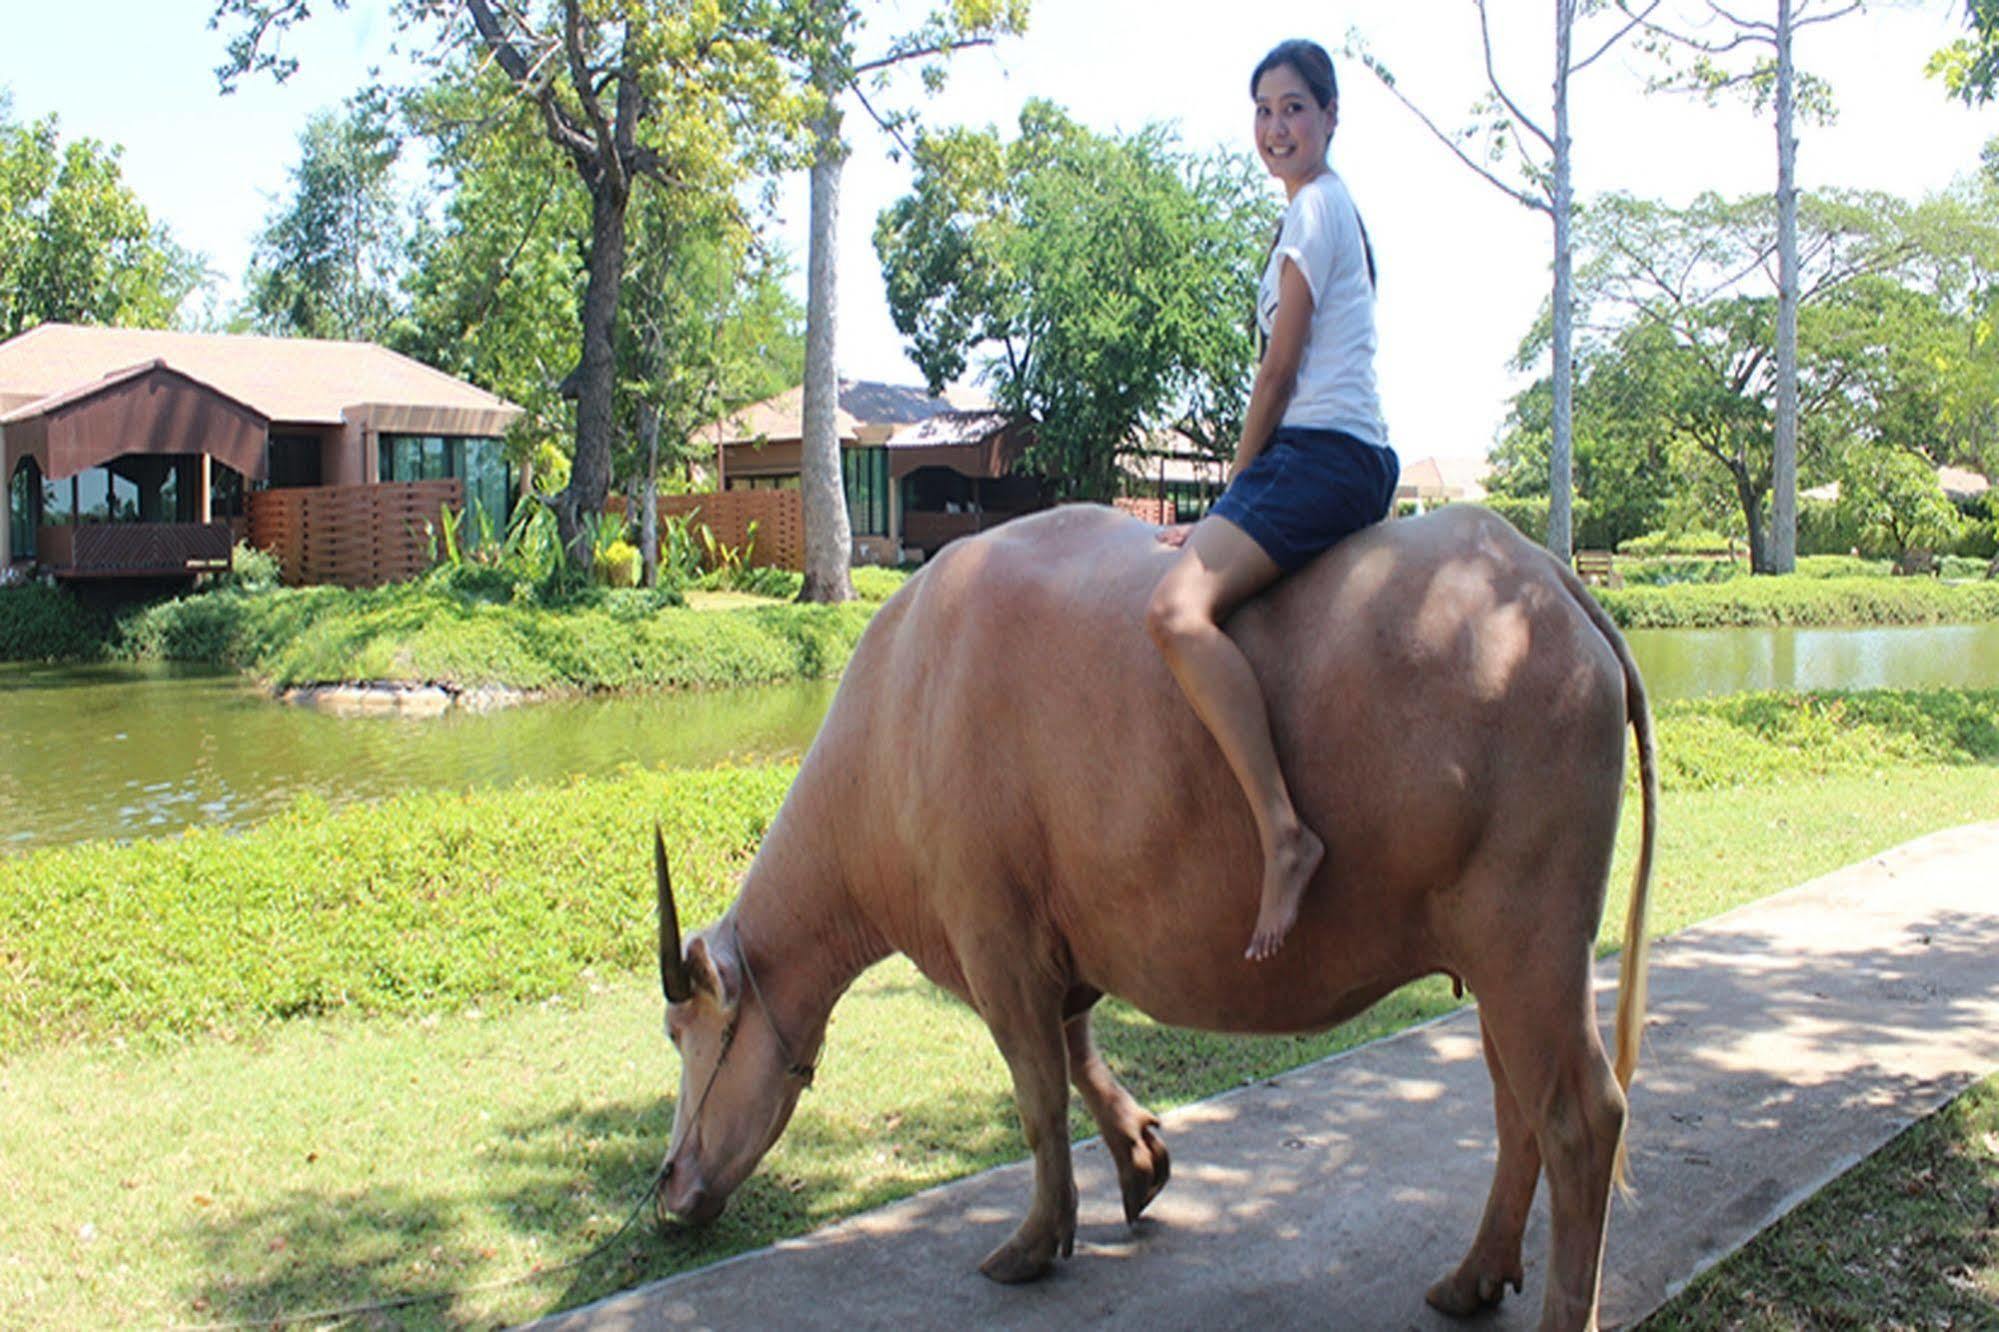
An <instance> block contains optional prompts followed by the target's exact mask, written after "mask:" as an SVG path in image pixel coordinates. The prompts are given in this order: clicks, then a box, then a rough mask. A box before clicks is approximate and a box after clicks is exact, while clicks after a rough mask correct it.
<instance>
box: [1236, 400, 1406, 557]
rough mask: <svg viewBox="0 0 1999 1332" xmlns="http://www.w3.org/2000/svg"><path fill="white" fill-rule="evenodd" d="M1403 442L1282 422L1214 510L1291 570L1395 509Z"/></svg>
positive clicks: (1265, 552) (1267, 553) (1400, 472)
mask: <svg viewBox="0 0 1999 1332" xmlns="http://www.w3.org/2000/svg"><path fill="white" fill-rule="evenodd" d="M1401 474H1402V465H1401V463H1400V462H1399V461H1397V459H1396V457H1395V450H1393V449H1391V448H1388V447H1386V446H1385V445H1378V444H1368V443H1364V442H1363V441H1361V440H1358V439H1355V438H1354V437H1353V436H1352V435H1349V434H1347V433H1346V432H1345V431H1342V430H1311V429H1306V428H1304V427H1301V426H1279V427H1278V428H1277V429H1276V430H1275V431H1273V432H1272V434H1271V436H1270V442H1269V443H1268V444H1266V445H1264V447H1263V452H1261V453H1259V454H1257V455H1256V458H1255V459H1254V460H1253V461H1252V462H1251V463H1250V465H1249V467H1248V469H1247V470H1245V471H1244V472H1243V473H1242V475H1240V476H1238V477H1237V478H1236V479H1235V481H1234V483H1233V484H1231V485H1230V486H1229V488H1228V491H1227V492H1226V493H1225V494H1223V496H1222V497H1221V498H1220V499H1219V500H1216V501H1215V507H1214V508H1212V509H1210V510H1209V511H1208V512H1209V514H1210V515H1211V516H1215V517H1221V518H1226V519H1228V520H1229V521H1230V522H1232V523H1234V524H1235V525H1236V526H1237V527H1240V528H1241V529H1242V530H1243V531H1245V532H1247V533H1249V536H1250V539H1251V540H1253V541H1255V542H1256V544H1257V545H1259V546H1261V547H1263V552H1264V554H1266V555H1268V556H1270V558H1271V559H1272V560H1274V561H1276V563H1277V567H1278V568H1280V569H1282V570H1284V572H1286V573H1290V572H1292V571H1293V570H1295V569H1297V568H1298V567H1299V566H1301V565H1303V564H1304V563H1305V562H1306V561H1307V560H1309V559H1311V558H1312V557H1313V556H1314V555H1317V554H1318V553H1319V552H1320V551H1322V550H1324V549H1326V548H1327V547H1328V546H1330V545H1332V544H1333V543H1334V542H1336V541H1338V540H1339V539H1340V538H1341V537H1345V536H1351V535H1352V534H1353V533H1355V532H1358V531H1360V529H1361V528H1363V527H1369V526H1372V525H1373V524H1375V523H1377V522H1379V521H1381V520H1382V519H1383V518H1385V517H1387V516H1388V510H1389V506H1390V505H1391V504H1393V503H1394V502H1395V482H1396V480H1397V478H1399V477H1400V476H1401Z"/></svg>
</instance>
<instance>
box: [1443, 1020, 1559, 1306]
mask: <svg viewBox="0 0 1999 1332" xmlns="http://www.w3.org/2000/svg"><path fill="white" fill-rule="evenodd" d="M1479 1033H1480V1035H1481V1036H1482V1037H1483V1038H1484V1042H1485V1067H1486V1070H1487V1071H1488V1072H1489V1073H1491V1074H1492V1111H1493V1118H1494V1119H1495V1120H1496V1121H1497V1124H1498V1128H1499V1164H1498V1166H1497V1167H1495V1169H1494V1170H1493V1174H1492V1192H1491V1193H1490V1194H1488V1195H1487V1197H1486V1200H1485V1216H1484V1218H1483V1219H1481V1220H1480V1221H1479V1224H1478V1237H1477V1238H1476V1239H1474V1240H1473V1241H1472V1246H1471V1250H1470V1252H1468V1253H1466V1254H1465V1258H1464V1261H1463V1262H1461V1263H1459V1264H1458V1267H1457V1270H1456V1271H1454V1272H1452V1273H1451V1274H1450V1275H1449V1276H1447V1277H1445V1278H1444V1279H1443V1280H1441V1281H1439V1282H1437V1284H1436V1285H1434V1286H1432V1287H1430V1290H1429V1293H1428V1294H1426V1295H1425V1296H1424V1297H1423V1298H1424V1299H1426V1300H1428V1301H1429V1303H1430V1306H1431V1307H1432V1308H1434V1309H1437V1310H1439V1311H1440V1312H1443V1313H1447V1314H1451V1315H1454V1316H1455V1317H1458V1318H1464V1317H1468V1316H1470V1315H1471V1314H1475V1313H1477V1312H1478V1311H1479V1310H1481V1309H1485V1308H1489V1307H1491V1306H1492V1305H1495V1304H1498V1303H1499V1302H1500V1300H1501V1299H1503V1298H1505V1295H1506V1288H1507V1287H1508V1286H1511V1287H1513V1291H1514V1293H1515V1294H1518V1293H1519V1292H1520V1283H1521V1282H1522V1281H1524V1280H1526V1273H1525V1270H1524V1269H1523V1267H1522V1265H1521V1262H1520V1236H1521V1234H1522V1232H1523V1231H1525V1230H1526V1229H1527V1212H1528V1209H1529V1208H1531V1207H1532V1206H1533V1205H1534V1188H1535V1185H1537V1184H1538V1183H1539V1182H1540V1177H1541V1149H1540V1147H1539V1146H1538V1145H1537V1144H1536V1143H1535V1141H1534V1126H1533V1125H1531V1124H1529V1123H1528V1122H1527V1119H1526V1117H1525V1116H1524V1115H1522V1114H1521V1112H1520V1104H1519V1102H1518V1101H1516V1100H1515V1099H1514V1096H1513V1089H1512V1087H1511V1086H1509V1085H1508V1084H1507V1081H1506V1070H1505V1069H1504V1068H1502V1067H1500V1063H1499V1052H1498V1051H1497V1050H1495V1049H1493V1046H1492V1033H1491V1031H1490V1030H1488V1029H1487V1027H1486V1025H1485V1013H1484V1010H1483V1009H1482V1008H1481V1010H1480V1013H1479Z"/></svg>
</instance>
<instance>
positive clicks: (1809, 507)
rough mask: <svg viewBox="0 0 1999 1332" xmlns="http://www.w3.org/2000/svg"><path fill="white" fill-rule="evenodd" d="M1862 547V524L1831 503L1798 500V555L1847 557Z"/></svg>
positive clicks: (1850, 514) (1837, 505)
mask: <svg viewBox="0 0 1999 1332" xmlns="http://www.w3.org/2000/svg"><path fill="white" fill-rule="evenodd" d="M1860 546H1861V538H1860V524H1859V522H1858V521H1856V520H1855V518H1854V516H1853V513H1852V511H1851V510H1850V509H1846V508H1842V507H1841V506H1840V505H1839V504H1838V503H1836V502H1835V501H1832V500H1809V499H1804V498H1803V497H1800V498H1799V500H1798V554H1799V555H1800V556H1805V555H1846V554H1850V553H1851V552H1853V551H1855V550H1857V549H1859V548H1860Z"/></svg>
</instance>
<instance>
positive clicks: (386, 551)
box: [250, 481, 465, 587]
mask: <svg viewBox="0 0 1999 1332" xmlns="http://www.w3.org/2000/svg"><path fill="white" fill-rule="evenodd" d="M447 506H448V507H449V508H450V509H451V511H452V512H453V513H462V512H463V511H464V508H465V486H464V483H463V482H461V481H384V482H382V483H380V484H378V485H368V486H308V487H302V488H298V489H287V490H261V491H258V492H257V493H255V494H253V495H251V496H250V544H251V545H253V546H257V547H259V548H260V549H263V550H267V551H269V552H270V553H271V554H273V555H275V556H276V557H277V560H278V567H279V569H280V570H281V571H282V576H283V578H284V581H285V582H286V583H288V584H292V585H294V586H296V585H298V584H301V583H337V584H339V585H340V586H342V587H376V586H379V585H380V584H382V583H395V582H401V581H402V580H403V579H406V578H414V577H415V576H416V575H418V574H420V573H422V572H423V571H424V570H425V569H428V568H429V567H430V566H431V564H432V563H433V559H434V557H433V554H432V548H433V546H434V545H435V546H437V547H439V548H440V549H441V546H442V542H441V541H436V540H435V539H434V538H433V535H432V534H433V532H435V531H436V530H437V529H438V527H439V525H440V522H441V516H442V512H443V510H444V509H445V508H446V507H447Z"/></svg>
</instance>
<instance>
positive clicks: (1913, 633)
mask: <svg viewBox="0 0 1999 1332" xmlns="http://www.w3.org/2000/svg"><path fill="white" fill-rule="evenodd" d="M1625 639H1626V641H1628V642H1629V643H1630V644H1631V655H1632V656H1633V657H1635V658H1636V659H1637V661H1638V669H1639V670H1640V671H1641V672H1643V673H1644V676H1645V685H1646V688H1647V690H1648V691H1649V692H1650V693H1651V696H1652V697H1653V698H1654V699H1665V698H1699V697H1703V696H1705V695H1709V694H1737V693H1742V692H1745V691H1747V690H1754V689H1935V688H1946V687H1948V688H1958V689H1991V688H1995V687H1999V624H1950V625H1927V626H1922V627H1917V628H1897V629H1633V630H1631V631H1630V632H1629V633H1627V634H1626V635H1625Z"/></svg>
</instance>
